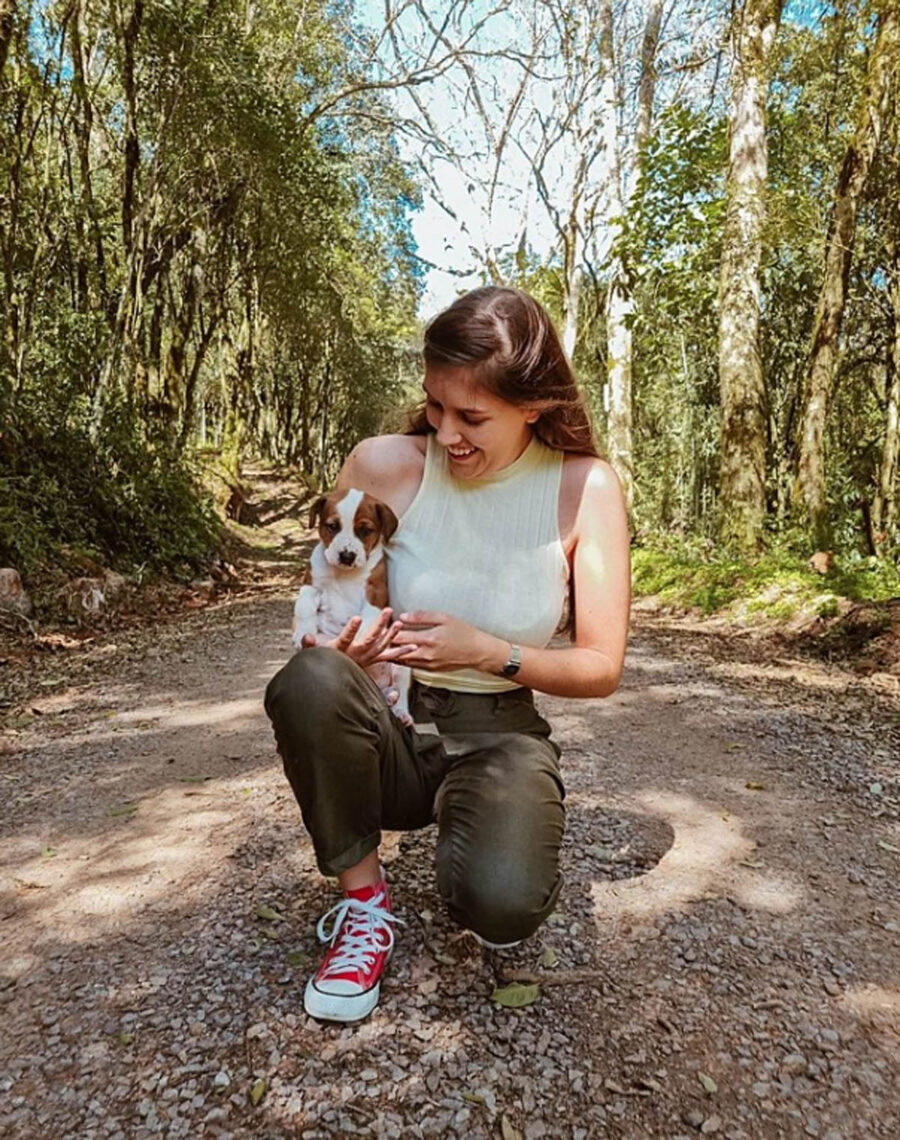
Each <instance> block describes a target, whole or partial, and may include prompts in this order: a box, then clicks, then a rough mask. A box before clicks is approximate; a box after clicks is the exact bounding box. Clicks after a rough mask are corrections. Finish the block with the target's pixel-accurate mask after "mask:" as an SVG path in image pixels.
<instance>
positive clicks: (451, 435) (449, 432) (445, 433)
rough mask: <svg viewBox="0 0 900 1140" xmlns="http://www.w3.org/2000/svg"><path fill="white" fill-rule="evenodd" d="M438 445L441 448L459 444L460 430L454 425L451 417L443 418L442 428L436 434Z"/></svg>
mask: <svg viewBox="0 0 900 1140" xmlns="http://www.w3.org/2000/svg"><path fill="white" fill-rule="evenodd" d="M435 435H436V437H437V441H438V443H439V444H440V445H441V447H447V446H448V445H449V444H451V443H458V442H459V438H460V435H459V429H458V428H457V427H456V425H455V424H454V422H453V420H451V418H450V417H449V416H446V415H444V416H441V423H440V427H439V428H438V429H437V432H436V433H435Z"/></svg>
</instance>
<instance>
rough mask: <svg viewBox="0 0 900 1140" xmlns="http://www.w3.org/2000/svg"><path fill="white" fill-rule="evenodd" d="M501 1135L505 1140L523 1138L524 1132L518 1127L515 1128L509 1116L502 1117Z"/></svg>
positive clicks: (519, 1139) (520, 1139)
mask: <svg viewBox="0 0 900 1140" xmlns="http://www.w3.org/2000/svg"><path fill="white" fill-rule="evenodd" d="M500 1135H501V1136H502V1137H503V1140H522V1133H521V1132H520V1131H519V1130H518V1128H513V1126H512V1124H511V1123H510V1120H509V1117H508V1116H501V1117H500Z"/></svg>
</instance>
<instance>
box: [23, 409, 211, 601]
mask: <svg viewBox="0 0 900 1140" xmlns="http://www.w3.org/2000/svg"><path fill="white" fill-rule="evenodd" d="M16 411H17V415H16V416H15V417H14V418H13V419H12V420H11V422H9V424H8V427H7V430H6V431H5V432H3V434H2V436H0V565H3V566H12V567H15V569H17V570H18V571H19V573H20V574H21V575H22V577H23V578H25V579H28V578H29V577H32V576H38V575H40V574H42V573H45V572H47V571H49V570H53V569H63V570H68V571H69V572H76V573H83V572H84V571H85V569H86V568H90V567H91V566H93V565H96V566H101V567H110V568H113V569H117V570H121V571H123V572H126V573H128V572H134V571H136V570H139V571H140V573H141V575H142V576H147V575H155V574H163V573H168V574H174V575H175V576H181V575H184V576H189V575H191V574H192V573H193V572H194V570H195V568H196V567H197V566H199V565H200V564H201V563H202V562H203V560H204V559H205V558H207V557H208V556H209V555H210V554H211V553H212V552H213V551H214V550H215V549H216V547H217V545H218V542H219V538H220V524H219V522H218V519H217V516H216V513H215V511H214V509H213V506H212V503H211V501H210V499H209V496H208V495H206V494H205V493H204V492H203V491H202V489H201V487H200V485H199V481H198V472H197V471H195V470H194V469H193V468H192V466H191V463H190V461H189V460H188V459H186V458H185V457H184V456H182V455H181V454H179V452H178V450H177V449H176V448H175V447H174V446H173V445H172V443H171V442H170V441H169V439H168V438H167V436H166V434H165V433H164V432H162V431H160V432H159V433H158V434H153V433H150V434H148V432H147V430H146V428H144V427H143V426H142V425H140V424H139V422H138V420H137V417H136V416H135V415H133V414H131V413H130V412H129V409H128V408H127V407H126V406H118V407H113V408H110V409H109V410H108V411H107V412H106V414H105V415H104V416H103V418H102V420H101V422H100V424H99V426H98V427H97V429H96V430H95V431H91V430H90V429H89V427H88V424H89V418H90V417H89V412H90V410H89V408H88V407H87V406H79V405H78V404H77V403H68V404H67V405H66V406H65V407H52V406H49V405H48V404H47V403H44V404H43V405H41V406H37V405H36V404H32V405H31V406H28V407H25V406H24V401H23V402H22V403H20V404H19V406H18V408H17V409H16Z"/></svg>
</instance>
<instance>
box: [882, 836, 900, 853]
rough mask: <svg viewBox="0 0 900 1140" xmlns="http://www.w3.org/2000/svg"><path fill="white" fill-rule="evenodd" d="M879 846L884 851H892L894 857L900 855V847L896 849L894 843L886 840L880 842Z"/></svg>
mask: <svg viewBox="0 0 900 1140" xmlns="http://www.w3.org/2000/svg"><path fill="white" fill-rule="evenodd" d="M878 846H879V847H880V848H881V850H882V851H890V853H891V854H892V855H900V847H895V846H894V845H893V843H887V842H885V840H884V839H879V840H878Z"/></svg>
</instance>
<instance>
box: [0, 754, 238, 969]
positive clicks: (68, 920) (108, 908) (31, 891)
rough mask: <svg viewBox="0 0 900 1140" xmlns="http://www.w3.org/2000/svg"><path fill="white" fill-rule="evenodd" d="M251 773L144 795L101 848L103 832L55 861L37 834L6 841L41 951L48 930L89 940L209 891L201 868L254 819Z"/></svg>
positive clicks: (62, 849) (14, 881)
mask: <svg viewBox="0 0 900 1140" xmlns="http://www.w3.org/2000/svg"><path fill="white" fill-rule="evenodd" d="M248 778H252V777H249V775H248V773H243V774H242V775H241V776H240V777H239V778H238V779H235V780H224V781H216V782H215V783H210V784H208V785H204V789H203V791H197V792H190V793H188V792H186V791H185V789H184V788H183V787H181V786H174V787H166V788H164V789H162V790H161V791H160V792H158V793H156V794H154V795H152V796H150V797H147V798H145V799H142V800H137V801H135V802H136V804H137V807H136V810H135V812H134V814H133V816H131V817H130V818H128V817H123V818H116V819H111V820H110V821H109V825H108V833H107V835H106V838H105V840H103V839H101V840H100V844H99V847H98V837H97V835H96V834H93V833H91V834H86V835H83V836H69V837H67V838H65V840H60V841H59V842H58V845H57V849H56V850H54V851H53V854H52V856H50V857H48V856H47V855H46V854H42V839H41V837H40V835H39V834H38V833H37V832H35V833H24V834H22V835H20V836H18V837H17V838H16V839H15V840H14V841H11V842H9V843H5V844H2V845H0V860H2V863H3V864H4V880H5V882H4V888H5V893H6V895H7V897H8V898H12V899H13V900H14V901H15V911H14V914H15V918H16V920H17V921H18V922H19V923H22V922H27V923H28V924H29V926H30V928H31V930H32V931H33V933H34V944H35V947H37V946H38V945H39V944H40V943H41V941H42V938H43V935H44V934H45V933H46V935H47V936H48V937H52V939H53V940H54V941H58V940H60V939H62V940H64V941H67V942H72V943H80V942H84V941H86V940H91V939H95V938H96V937H98V935H101V934H102V933H103V932H104V931H105V930H109V929H116V928H120V927H121V925H122V923H123V922H128V921H131V920H132V919H133V918H134V916H135V915H136V914H137V913H138V912H139V911H142V910H144V909H145V908H146V907H147V906H149V905H153V904H159V903H166V902H171V903H174V904H176V905H177V906H179V907H183V906H184V905H185V903H186V902H188V901H189V899H190V897H191V895H192V892H193V891H194V890H195V889H196V890H198V891H200V892H201V893H202V890H203V888H204V880H203V878H202V876H200V877H198V875H197V871H198V868H203V867H204V866H206V865H208V863H209V860H210V858H211V857H212V853H213V851H214V849H215V848H216V847H217V846H222V845H224V848H225V850H226V851H227V850H229V849H230V848H231V846H232V845H233V839H232V833H233V830H234V827H238V828H240V827H242V826H244V825H245V824H246V822H247V819H246V816H244V815H243V814H242V813H240V812H239V811H238V810H236V809H237V805H238V804H239V803H244V802H246V800H247V799H248V798H249V797H247V795H246V791H245V789H246V788H247V782H248ZM251 795H252V793H251ZM186 797H189V798H186ZM43 851H44V852H46V851H47V849H46V848H43Z"/></svg>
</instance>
